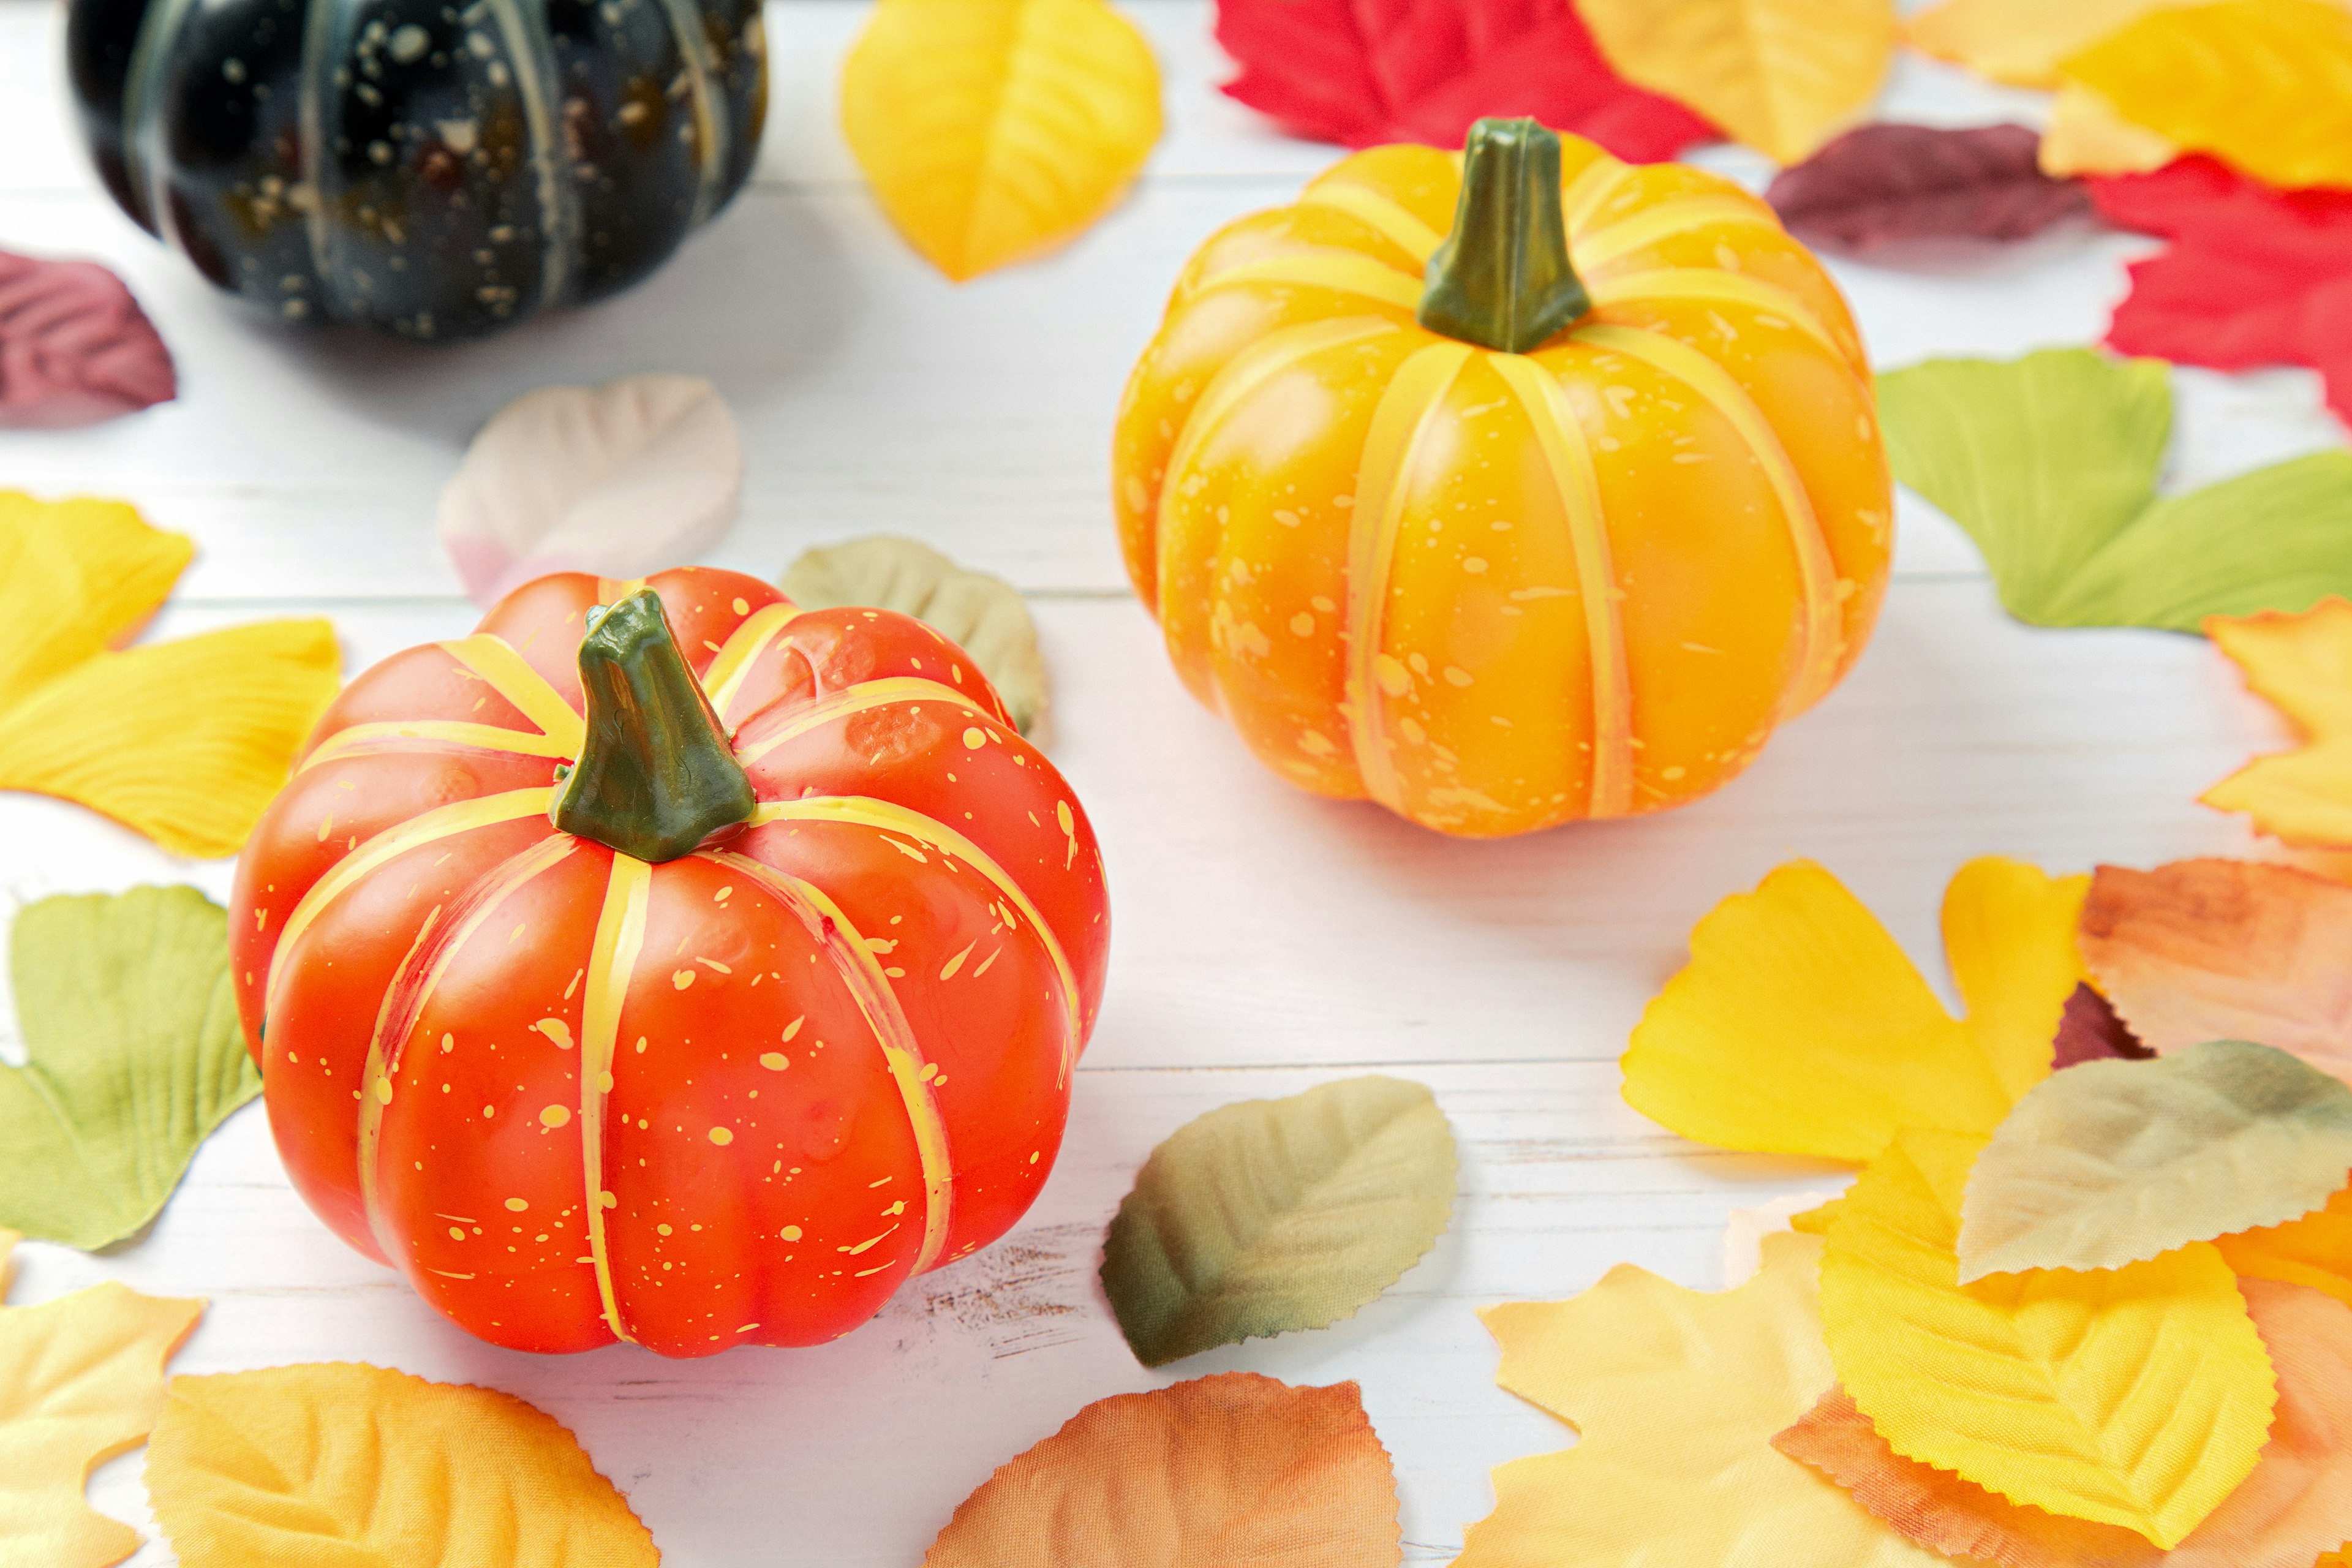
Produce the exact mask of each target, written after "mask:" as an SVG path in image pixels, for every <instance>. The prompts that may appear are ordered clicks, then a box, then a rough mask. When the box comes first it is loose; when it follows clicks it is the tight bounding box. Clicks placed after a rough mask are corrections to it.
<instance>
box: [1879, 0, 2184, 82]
mask: <svg viewBox="0 0 2352 1568" xmlns="http://www.w3.org/2000/svg"><path fill="white" fill-rule="evenodd" d="M2202 3H2203V0H2054V3H2053V0H1943V4H1941V5H1930V6H1929V7H1927V9H1926V10H1924V11H1921V12H1918V13H1916V14H1915V15H1913V16H1907V17H1906V18H1905V19H1904V22H1903V37H1904V41H1905V42H1906V43H1908V44H1909V45H1910V46H1911V47H1913V48H1915V49H1917V50H1919V51H1920V52H1921V53H1922V54H1929V55H1933V56H1935V57H1936V58H1937V59H1942V60H1949V61H1951V62H1952V63H1953V64H1954V65H1958V66H1966V67H1967V68H1969V69H1970V70H1972V71H1975V72H1976V73H1977V74H1978V75H1979V76H1986V77H1990V78H1991V79H1993V80H1995V81H2003V82H2008V83H2009V84H2010V85H2011V86H2012V87H2056V86H2057V85H2058V62H2059V61H2060V60H2063V59H2064V58H2066V57H2067V56H2068V55H2071V54H2073V53H2074V51H2075V50H2077V49H2080V48H2082V47H2084V46H2085V45H2087V44H2092V43H2095V42H2097V41H2098V40H2099V39H2100V38H2103V37H2106V36H2107V35H2108V34H2109V33H2112V32H2114V31H2115V30H2116V28H2117V27H2120V26H2123V25H2124V24H2125V23H2126V22H2129V21H2132V20H2133V19H2135V18H2137V17H2138V16H2142V15H2144V14H2145V13H2147V12H2149V11H2153V10H2156V9H2157V8H2158V6H2162V5H2200V4H2202Z"/></svg>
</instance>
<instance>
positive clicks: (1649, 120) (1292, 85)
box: [1217, 0, 1721, 163]
mask: <svg viewBox="0 0 2352 1568" xmlns="http://www.w3.org/2000/svg"><path fill="white" fill-rule="evenodd" d="M1217 42H1219V43H1220V44H1223V46H1224V47H1225V52H1226V53H1227V54H1229V55H1231V56H1232V57H1233V58H1234V61H1235V62H1236V63H1237V64H1239V65H1240V67H1241V74H1240V75H1239V76H1237V77H1235V78H1234V79H1233V80H1232V81H1231V82H1229V83H1227V84H1226V86H1225V91H1226V92H1227V93H1228V94H1229V95H1231V96H1232V97H1234V98H1237V99H1239V100H1241V101H1242V102H1244V103H1246V104H1248V105H1249V106H1250V107H1251V108H1253V109H1255V110H1259V111H1260V112H1261V113H1264V114H1266V115H1269V116H1271V117H1273V118H1274V119H1275V120H1276V121H1280V122H1281V123H1282V124H1283V126H1284V127H1285V128H1286V129H1287V130H1289V131H1291V132H1294V133H1295V134H1297V135H1300V136H1304V137H1307V138H1309V139H1311V140H1314V141H1318V142H1344V143H1346V144H1347V145H1348V146H1350V147H1370V146H1376V145H1378V144H1379V143H1381V142H1427V143H1428V144H1430V145H1431V146H1434V147H1459V146H1461V145H1462V138H1463V136H1464V134H1465V132H1468V130H1469V129H1470V122H1471V121H1474V120H1476V119H1478V118H1479V117H1480V116H1482V115H1490V114H1494V115H1522V114H1524V115H1532V116H1534V117H1535V118H1536V119H1538V120H1540V121H1543V122H1544V123H1545V124H1546V125H1549V126H1550V127H1552V128H1553V129H1554V130H1556V131H1568V132H1574V133H1575V134H1577V135H1579V136H1582V137H1586V138H1588V139H1589V140H1591V141H1593V142H1599V143H1600V144H1601V146H1603V147H1605V148H1607V149H1608V150H1609V151H1610V152H1611V153H1615V154H1616V155H1617V156H1618V157H1620V158H1625V159H1630V160H1632V161H1633V162H1635V163H1655V162H1657V161H1658V160H1659V159H1662V158H1671V157H1673V156H1674V155H1675V153H1679V152H1681V151H1682V150H1683V149H1684V148H1685V147H1687V146H1689V145H1690V144H1691V143H1693V142H1714V141H1718V140H1720V139H1721V132H1717V130H1716V129H1715V127H1713V126H1712V125H1709V124H1708V123H1707V122H1706V121H1704V120H1702V119H1700V118H1699V117H1698V116H1697V115H1696V114H1693V113H1692V112H1691V111H1690V110H1687V109H1685V108H1684V107H1683V106H1682V105H1681V104H1678V103H1676V102H1675V101H1674V100H1672V99H1667V98H1661V97H1659V96H1658V95H1657V94H1656V93H1653V92H1645V91H1643V89H1640V88H1637V87H1635V86H1633V84H1632V83H1630V82H1628V81H1626V80H1625V79H1623V78H1622V77H1621V76H1619V75H1618V74H1617V73H1616V72H1615V71H1614V70H1612V68H1610V66H1609V62H1608V61H1607V60H1606V59H1604V58H1602V57H1601V50H1600V47H1598V46H1597V45H1595V44H1594V43H1593V41H1592V35H1591V33H1590V32H1588V31H1587V30H1586V29H1585V26H1584V23H1583V22H1582V21H1581V20H1580V18H1579V17H1578V16H1577V14H1576V10H1575V7H1574V6H1573V5H1570V0H1218V5H1217Z"/></svg>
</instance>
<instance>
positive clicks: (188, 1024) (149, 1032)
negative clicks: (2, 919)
mask: <svg viewBox="0 0 2352 1568" xmlns="http://www.w3.org/2000/svg"><path fill="white" fill-rule="evenodd" d="M9 949H10V951H9V971H10V980H11V984H12V985H13V986H14V988H15V992H16V1025H17V1032H18V1034H19V1036H20V1037H22V1039H23V1040H24V1043H25V1053H26V1065H25V1066H24V1067H22V1068H13V1067H6V1066H0V1148H5V1150H6V1151H7V1156H6V1158H5V1159H4V1160H0V1221H5V1223H6V1224H8V1225H9V1226H13V1227H15V1228H16V1229H19V1230H22V1231H24V1232H25V1233H26V1234H27V1235H30V1236H37V1237H43V1238H44V1239H46V1240H50V1241H62V1242H65V1243H67V1244H68V1246H72V1247H81V1248H83V1249H85V1250H88V1249H91V1248H95V1247H104V1246H105V1245H107V1244H108V1243H109V1242H113V1241H119V1240H121V1238H122V1237H126V1236H129V1235H131V1233H132V1232H134V1231H136V1230H138V1229H139V1228H140V1227H141V1226H144V1225H145V1224H146V1223H147V1222H148V1221H150V1220H152V1219H153V1218H154V1217H155V1215H157V1214H158V1213H159V1212H161V1211H162V1209H163V1203H164V1200H165V1199H167V1198H169V1197H170V1196H171V1195H172V1189H173V1188H174V1187H176V1186H177V1185H179V1182H180V1177H181V1175H182V1174H183V1173H184V1172H185V1171H186V1170H187V1168H188V1162H189V1160H190V1159H192V1158H193V1157H194V1154H195V1151H196V1145H197V1144H198V1143H200V1142H203V1141H204V1139H205V1137H206V1136H207V1135H208V1134H209V1133H210V1132H211V1131H212V1130H213V1129H214V1128H215V1127H217V1126H219V1125H220V1123H221V1121H222V1119H223V1118H225V1117H226V1116H227V1115H228V1113H229V1112H230V1111H232V1110H236V1108H237V1107H238V1106H240V1105H243V1104H244V1103H245V1102H246V1101H247V1100H251V1099H252V1098H253V1097H254V1096H255V1095H257V1094H258V1093H260V1092H261V1075H260V1073H259V1072H257V1070H256V1069H255V1068H254V1065H253V1059H252V1058H250V1057H249V1056H247V1054H246V1049H245V1036H244V1033H243V1031H242V1030H241V1029H240V1028H239V1027H238V1025H237V1017H236V1001H235V999H234V997H233V995H232V994H231V990H230V986H229V973H228V916H227V915H226V912H224V911H223V910H221V909H220V908H219V906H217V905H215V904H214V903H212V902H210V901H209V900H206V899H205V896H204V895H203V894H201V893H199V892H197V891H196V890H195V889H194V888H134V889H131V891H130V892H127V893H123V894H121V895H120V896H116V897H107V896H103V895H98V894H91V895H84V896H73V897H65V898H54V899H44V900H41V901H40V902H38V903H36V904H31V905H28V906H26V908H25V909H24V910H21V911H20V912H19V913H18V914H17V916H16V924H15V926H14V928H13V930H12V931H10V933H9Z"/></svg>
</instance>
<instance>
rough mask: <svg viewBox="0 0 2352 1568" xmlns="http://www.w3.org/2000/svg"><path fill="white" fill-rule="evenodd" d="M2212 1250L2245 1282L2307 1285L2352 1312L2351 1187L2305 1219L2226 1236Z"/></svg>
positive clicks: (2339, 1192) (2331, 1198) (2341, 1189)
mask: <svg viewBox="0 0 2352 1568" xmlns="http://www.w3.org/2000/svg"><path fill="white" fill-rule="evenodd" d="M2213 1245H2214V1246H2215V1247H2219V1248H2220V1249H2221V1256H2222V1258H2225V1259H2226V1260H2227V1261H2228V1263H2229V1265H2230V1267H2231V1268H2234V1269H2236V1270H2237V1271H2238V1273H2239V1274H2240V1276H2241V1277H2242V1278H2245V1279H2276V1280H2279V1281H2281V1282H2283V1283H2284V1284H2289V1285H2308V1286H2310V1287H2312V1288H2313V1289H2317V1290H2325V1291H2326V1292H2327V1293H2328V1294H2329V1295H2331V1296H2333V1297H2335V1298H2336V1300H2339V1301H2342V1302H2344V1303H2345V1304H2346V1305H2347V1306H2352V1186H2347V1187H2344V1188H2340V1189H2338V1190H2337V1191H2336V1194H2334V1195H2333V1196H2331V1197H2330V1198H2329V1199H2328V1200H2327V1206H2326V1207H2325V1208H2323V1209H2319V1210H2317V1211H2316V1212H2315V1213H2312V1214H2307V1215H2304V1216H2303V1217H2302V1218H2301V1219H2291V1220H2289V1221H2287V1222H2286V1223H2285V1224H2284V1225H2274V1226H2267V1227H2265V1228H2264V1229H2262V1230H2249V1231H2242V1232H2240V1233H2239V1234H2238V1235H2236V1236H2225V1237H2221V1240H2219V1241H2217V1242H2215V1243H2214V1244H2213Z"/></svg>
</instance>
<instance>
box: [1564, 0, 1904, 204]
mask: <svg viewBox="0 0 2352 1568" xmlns="http://www.w3.org/2000/svg"><path fill="white" fill-rule="evenodd" d="M1577 9H1578V10H1579V11H1580V12H1581V13H1582V14H1583V16H1584V20H1585V22H1586V23H1587V25H1589V26H1591V28H1592V36H1593V37H1595V38H1597V39H1599V40H1600V43H1601V53H1602V54H1604V55H1607V56H1608V57H1609V63H1610V64H1612V65H1613V66H1615V67H1616V68H1617V69H1618V70H1619V71H1620V72H1621V73H1622V75H1623V76H1624V77H1625V79H1627V80H1628V81H1631V82H1633V83H1634V84H1635V85H1637V86H1640V87H1646V88H1648V89H1650V90H1651V91H1653V92H1657V93H1663V94H1664V95H1665V96H1666V97H1668V98H1671V99H1674V100H1675V101H1677V102H1679V103H1683V104H1685V105H1687V106H1689V107H1690V108H1691V109H1692V110H1696V112H1698V113H1700V114H1703V115H1705V116H1706V118H1707V119H1709V120H1711V121H1714V122H1715V123H1716V124H1717V125H1720V126H1722V127H1723V129H1724V131H1725V132H1727V133H1728V134H1729V135H1730V136H1731V137H1732V138H1733V139H1734V140H1736V141H1739V142H1746V143H1747V144H1748V146H1750V147H1753V148H1755V149H1756V150H1757V151H1758V152H1759V153H1764V154H1766V155H1767V156H1769V157H1771V158H1775V159H1778V160H1779V161H1780V162H1781V163H1796V162H1798V161H1799V160H1800V159H1802V158H1804V157H1806V156H1807V155H1808V154H1810V153H1811V152H1812V151H1813V149H1815V148H1816V147H1819V146H1820V145H1821V144H1822V142H1826V141H1828V140H1829V139H1830V138H1831V137H1832V136H1833V135H1835V134H1836V133H1837V132H1839V131H1840V130H1842V129H1843V127H1844V126H1846V125H1847V124H1848V123H1850V122H1852V121H1854V120H1857V119H1859V118H1861V116H1862V113H1863V111H1864V110H1865V109H1867V108H1868V107H1869V104H1870V101H1871V100H1872V99H1874V98H1875V97H1876V96H1877V95H1878V87H1879V83H1880V82H1882V81H1883V80H1885V77H1886V68H1887V65H1888V63H1889V62H1890V61H1891V60H1892V59H1893V58H1894V53H1895V7H1894V5H1892V4H1891V0H1579V5H1578V6H1577Z"/></svg>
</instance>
